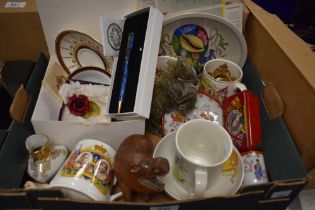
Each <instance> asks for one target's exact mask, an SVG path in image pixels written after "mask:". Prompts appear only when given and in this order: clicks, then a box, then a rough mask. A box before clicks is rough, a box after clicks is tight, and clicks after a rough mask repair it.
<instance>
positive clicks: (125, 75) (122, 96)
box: [118, 33, 134, 113]
mask: <svg viewBox="0 0 315 210" xmlns="http://www.w3.org/2000/svg"><path fill="white" fill-rule="evenodd" d="M133 45H134V33H129V34H128V42H127V48H126V53H125V54H126V56H125V63H124V70H123V75H122V76H123V78H122V81H121V85H120V93H119V101H118V113H120V111H121V107H122V103H123V101H124V99H125V91H126V86H127V79H128V63H129V57H130V52H131V50H132V48H133Z"/></svg>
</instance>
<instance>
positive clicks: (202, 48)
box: [159, 13, 247, 73]
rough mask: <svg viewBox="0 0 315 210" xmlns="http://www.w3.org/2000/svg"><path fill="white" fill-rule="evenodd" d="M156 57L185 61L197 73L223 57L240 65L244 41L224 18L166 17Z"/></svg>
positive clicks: (209, 16)
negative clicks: (175, 58) (177, 57)
mask: <svg viewBox="0 0 315 210" xmlns="http://www.w3.org/2000/svg"><path fill="white" fill-rule="evenodd" d="M159 55H168V56H172V57H176V56H182V57H184V58H186V59H187V60H188V61H189V62H190V63H191V64H192V66H193V67H194V68H195V69H196V71H197V73H201V72H202V67H203V65H204V64H205V63H206V62H207V61H208V60H211V59H215V58H225V59H227V60H231V61H233V62H235V63H237V64H238V65H240V66H243V65H244V63H245V60H246V57H247V45H246V41H245V39H244V37H243V35H242V33H241V32H240V31H238V30H237V29H236V27H234V26H233V25H232V24H231V23H229V22H228V21H227V20H225V19H224V18H221V17H218V16H215V15H212V14H204V13H187V14H180V15H176V16H172V17H169V18H166V19H165V20H164V23H163V28H162V34H161V44H160V50H159Z"/></svg>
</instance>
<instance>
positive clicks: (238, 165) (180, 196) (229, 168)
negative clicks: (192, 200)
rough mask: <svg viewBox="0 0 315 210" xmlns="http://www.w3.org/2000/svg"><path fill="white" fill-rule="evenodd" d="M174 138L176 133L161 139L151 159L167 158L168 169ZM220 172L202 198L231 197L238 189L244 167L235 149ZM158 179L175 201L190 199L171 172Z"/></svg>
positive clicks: (172, 152) (171, 160) (173, 157)
mask: <svg viewBox="0 0 315 210" xmlns="http://www.w3.org/2000/svg"><path fill="white" fill-rule="evenodd" d="M175 137H176V131H174V132H172V133H170V134H168V135H166V136H165V137H163V138H162V139H161V141H160V142H159V143H158V145H157V146H156V148H155V150H154V153H153V157H165V158H167V159H168V161H169V163H170V168H173V164H174V160H175V151H176V145H175ZM220 171H221V172H220V174H219V176H218V177H217V179H216V182H214V183H213V184H212V185H209V186H207V189H206V191H205V192H204V195H203V197H204V198H209V197H214V196H229V195H233V194H235V193H236V192H237V191H238V189H239V188H240V186H241V184H242V182H243V179H244V166H243V163H242V159H241V156H240V154H239V152H238V151H237V149H236V148H235V147H233V152H232V154H231V156H230V158H229V159H228V160H227V161H226V162H225V164H224V165H223V166H222V167H221V168H220ZM159 179H160V180H161V181H162V182H163V183H164V184H165V191H166V193H167V194H168V195H170V196H171V197H173V198H175V199H177V200H184V199H188V198H189V197H190V195H189V191H188V190H186V189H185V188H183V187H181V185H179V184H178V183H177V182H176V181H175V178H174V176H173V175H172V171H170V172H169V173H168V174H167V175H166V176H164V177H159Z"/></svg>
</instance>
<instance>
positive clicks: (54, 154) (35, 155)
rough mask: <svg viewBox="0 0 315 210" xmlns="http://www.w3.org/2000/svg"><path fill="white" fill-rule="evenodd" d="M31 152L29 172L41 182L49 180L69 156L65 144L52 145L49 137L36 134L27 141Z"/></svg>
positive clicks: (27, 146) (26, 143)
mask: <svg viewBox="0 0 315 210" xmlns="http://www.w3.org/2000/svg"><path fill="white" fill-rule="evenodd" d="M25 145H26V148H27V150H28V152H29V158H28V166H27V172H28V174H29V175H30V176H31V177H32V178H33V179H34V180H36V181H38V182H40V183H45V182H48V181H50V180H51V179H52V177H53V176H54V175H55V174H56V172H57V171H58V169H59V168H60V167H61V165H62V164H63V163H64V161H65V160H66V158H67V155H68V150H67V148H66V147H65V146H63V145H50V144H49V142H48V138H47V136H45V135H42V134H34V135H31V136H29V137H27V139H26V141H25Z"/></svg>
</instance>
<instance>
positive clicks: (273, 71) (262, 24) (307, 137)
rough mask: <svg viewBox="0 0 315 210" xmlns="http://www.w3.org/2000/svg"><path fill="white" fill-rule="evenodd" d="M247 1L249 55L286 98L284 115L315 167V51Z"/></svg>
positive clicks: (302, 152) (306, 161)
mask: <svg viewBox="0 0 315 210" xmlns="http://www.w3.org/2000/svg"><path fill="white" fill-rule="evenodd" d="M245 3H246V5H247V6H248V8H249V9H250V11H251V14H250V15H249V17H248V19H247V23H246V30H245V38H246V41H247V45H248V55H249V57H250V58H251V60H252V61H253V63H254V65H255V67H256V68H257V69H258V71H259V73H260V75H261V77H262V79H263V80H264V81H266V82H271V83H272V84H273V86H274V87H275V89H276V90H277V91H278V93H279V95H280V97H281V99H282V100H283V103H284V107H285V109H284V111H283V118H284V120H285V123H286V125H287V126H288V129H289V130H290V134H291V135H292V137H293V139H294V142H295V144H296V146H297V148H298V150H299V153H300V155H301V157H302V160H303V162H304V165H305V167H306V169H307V170H308V171H309V170H311V169H312V168H314V167H315V153H314V149H315V132H314V119H315V110H314V103H315V72H314V69H315V62H314V60H315V54H314V52H313V51H312V50H311V49H310V47H309V46H308V45H307V44H306V43H305V42H304V41H303V40H302V39H300V38H299V37H298V36H297V35H296V34H294V33H293V32H292V31H291V30H290V29H289V28H288V27H287V26H286V25H284V24H283V23H282V22H281V20H280V19H279V18H278V17H277V16H275V15H271V14H269V13H267V12H266V11H265V10H263V9H261V8H260V7H258V6H257V5H256V4H254V3H252V2H251V1H249V0H246V1H245ZM258 40H259V41H258Z"/></svg>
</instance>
